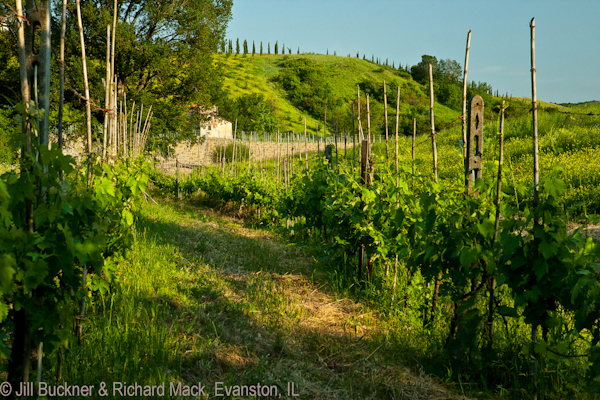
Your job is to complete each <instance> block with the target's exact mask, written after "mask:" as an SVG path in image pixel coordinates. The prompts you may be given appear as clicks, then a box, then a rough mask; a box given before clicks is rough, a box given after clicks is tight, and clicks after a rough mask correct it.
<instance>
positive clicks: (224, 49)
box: [221, 39, 227, 53]
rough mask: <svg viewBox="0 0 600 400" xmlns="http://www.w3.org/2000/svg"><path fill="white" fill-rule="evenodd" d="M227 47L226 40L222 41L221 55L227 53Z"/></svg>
mask: <svg viewBox="0 0 600 400" xmlns="http://www.w3.org/2000/svg"><path fill="white" fill-rule="evenodd" d="M226 47H227V46H226V44H225V39H223V40H222V41H221V53H225V51H226Z"/></svg>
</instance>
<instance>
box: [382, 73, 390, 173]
mask: <svg viewBox="0 0 600 400" xmlns="http://www.w3.org/2000/svg"><path fill="white" fill-rule="evenodd" d="M383 110H384V114H385V162H386V164H387V163H388V162H389V161H390V147H389V145H388V113H387V88H386V86H385V81H383Z"/></svg>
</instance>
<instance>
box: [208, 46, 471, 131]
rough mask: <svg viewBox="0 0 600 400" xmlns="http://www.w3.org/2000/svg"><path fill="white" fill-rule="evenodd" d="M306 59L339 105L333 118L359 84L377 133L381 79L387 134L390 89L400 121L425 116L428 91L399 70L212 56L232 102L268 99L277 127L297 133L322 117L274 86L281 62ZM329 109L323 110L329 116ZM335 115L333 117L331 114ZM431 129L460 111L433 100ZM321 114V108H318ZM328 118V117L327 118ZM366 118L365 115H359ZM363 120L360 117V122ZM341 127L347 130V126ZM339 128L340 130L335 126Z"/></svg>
mask: <svg viewBox="0 0 600 400" xmlns="http://www.w3.org/2000/svg"><path fill="white" fill-rule="evenodd" d="M297 59H306V60H310V61H312V62H314V63H316V64H317V65H318V66H319V67H320V68H321V69H322V71H324V76H323V78H324V81H325V84H326V85H327V86H328V88H329V90H331V94H332V95H333V97H334V98H335V99H338V100H339V101H340V102H341V103H343V104H344V105H345V106H343V107H341V109H336V110H335V111H334V117H335V118H336V119H338V118H340V116H339V114H340V113H342V114H344V116H348V115H351V112H352V111H351V107H352V106H351V102H352V101H355V100H356V97H357V85H360V86H361V99H364V98H365V97H366V95H365V91H366V92H367V93H369V92H371V97H370V106H371V107H370V108H371V119H372V121H371V127H372V130H373V131H374V132H375V133H377V134H379V133H383V132H382V131H383V129H384V128H383V127H384V122H383V101H382V94H381V93H382V92H383V81H384V80H385V81H386V85H387V97H388V115H389V116H390V132H392V131H393V129H395V128H394V126H395V125H394V123H395V122H394V123H392V121H393V119H392V118H391V117H392V116H395V112H396V111H395V98H396V87H398V86H399V87H400V97H401V100H400V103H401V105H400V112H401V114H403V115H404V116H405V118H410V119H411V120H412V118H413V117H417V115H418V116H421V117H422V119H424V117H425V116H427V118H429V117H428V116H429V92H428V90H429V89H428V88H426V87H424V86H422V85H420V84H418V83H417V82H415V81H413V80H412V78H411V77H410V75H409V74H408V73H407V72H405V71H403V70H396V69H393V68H391V67H385V66H381V65H378V64H376V63H373V62H371V61H366V60H361V59H357V58H351V57H340V56H333V55H318V54H299V55H273V54H271V55H262V56H259V55H255V56H252V55H246V56H244V55H233V54H229V55H227V54H217V55H215V62H221V63H223V66H224V69H225V78H224V86H225V89H226V90H227V91H228V92H229V93H230V95H231V96H232V98H236V97H239V96H242V95H244V94H252V93H261V94H263V95H264V96H265V97H266V99H267V100H269V101H271V102H272V104H274V106H275V107H276V114H277V118H278V119H279V122H280V124H279V125H280V129H282V130H294V131H296V132H298V131H301V130H302V129H303V126H304V125H303V124H304V118H306V119H307V125H308V127H309V128H310V129H312V130H314V127H315V123H317V122H318V123H319V126H320V127H321V126H322V121H323V116H320V117H319V118H317V117H316V116H315V115H310V114H309V113H308V112H306V111H305V110H302V109H300V108H299V107H298V106H297V104H294V103H293V101H292V99H291V98H290V95H289V93H288V92H287V91H286V90H285V89H284V88H283V86H282V85H281V83H280V82H279V76H280V73H281V72H282V70H283V69H284V65H285V62H286V61H289V60H297ZM330 111H331V109H328V112H330ZM336 111H337V113H338V115H337V116H336V115H335V112H336ZM434 111H435V118H436V125H440V126H441V125H444V124H447V123H449V122H450V121H453V120H455V119H456V118H457V117H458V115H460V111H456V110H451V109H450V108H448V107H446V106H444V105H442V104H439V103H437V102H436V104H435V106H434ZM323 113H324V109H323ZM361 114H363V115H364V116H366V110H364V104H363V110H361ZM329 118H331V117H330V116H329V115H328V119H329ZM365 118H366V117H365ZM365 122H366V119H365ZM365 122H363V125H364V126H363V128H364V129H365V131H366V123H365ZM347 125H348V124H346V126H345V128H349V129H348V130H351V127H349V126H347ZM340 129H341V128H340Z"/></svg>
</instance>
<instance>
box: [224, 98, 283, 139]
mask: <svg viewBox="0 0 600 400" xmlns="http://www.w3.org/2000/svg"><path fill="white" fill-rule="evenodd" d="M217 105H218V106H219V114H220V116H221V117H222V118H225V119H226V120H228V121H232V122H233V121H236V120H237V124H238V125H237V126H238V129H239V130H244V131H255V132H264V131H268V132H273V131H276V130H277V127H278V120H277V110H276V108H275V106H274V104H273V103H272V102H270V101H268V100H266V99H265V97H264V95H263V94H259V93H252V94H244V95H242V96H240V97H238V98H236V99H235V100H231V99H230V98H229V97H222V98H221V99H220V100H219V102H218V103H217Z"/></svg>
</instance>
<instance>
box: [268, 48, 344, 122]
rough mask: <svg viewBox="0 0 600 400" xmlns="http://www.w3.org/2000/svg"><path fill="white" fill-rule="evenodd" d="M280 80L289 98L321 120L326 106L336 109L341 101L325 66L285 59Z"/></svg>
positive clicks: (307, 61) (300, 59)
mask: <svg viewBox="0 0 600 400" xmlns="http://www.w3.org/2000/svg"><path fill="white" fill-rule="evenodd" d="M282 67H283V68H282V70H281V72H280V73H279V76H278V80H279V83H280V84H281V86H282V87H283V89H284V90H285V91H286V92H287V95H288V97H289V98H290V100H291V101H292V103H293V104H295V105H296V106H297V107H298V108H300V109H301V110H304V111H306V112H308V113H309V114H311V115H312V116H313V117H315V118H319V117H320V116H321V115H322V113H323V110H324V109H325V105H328V106H329V107H330V109H334V108H336V107H339V106H340V105H341V99H337V98H335V97H334V94H333V92H332V88H331V84H330V83H329V81H328V79H327V76H328V72H327V71H326V70H325V68H324V67H323V65H321V64H320V63H316V62H314V61H311V60H309V59H305V58H295V59H294V58H291V59H285V60H284V61H283V62H282Z"/></svg>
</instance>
